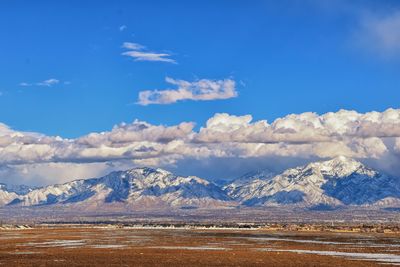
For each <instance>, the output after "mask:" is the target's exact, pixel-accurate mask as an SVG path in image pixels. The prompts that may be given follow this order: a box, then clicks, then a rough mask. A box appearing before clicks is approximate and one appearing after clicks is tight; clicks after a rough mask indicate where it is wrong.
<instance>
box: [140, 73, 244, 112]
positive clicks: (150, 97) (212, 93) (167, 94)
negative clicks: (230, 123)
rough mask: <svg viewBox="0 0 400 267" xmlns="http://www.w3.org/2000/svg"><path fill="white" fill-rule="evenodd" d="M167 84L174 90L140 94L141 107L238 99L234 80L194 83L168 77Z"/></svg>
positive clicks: (149, 91)
mask: <svg viewBox="0 0 400 267" xmlns="http://www.w3.org/2000/svg"><path fill="white" fill-rule="evenodd" d="M165 80H166V82H167V83H169V84H172V85H175V86H176V88H174V89H165V90H146V91H141V92H139V99H138V102H137V103H138V104H139V105H144V106H146V105H150V104H172V103H176V102H178V101H182V100H196V101H200V100H202V101H205V100H217V99H228V98H234V97H237V95H238V93H237V91H236V84H235V81H234V80H231V79H225V80H208V79H201V80H198V81H194V82H188V81H184V80H175V79H172V78H169V77H167V78H166V79H165Z"/></svg>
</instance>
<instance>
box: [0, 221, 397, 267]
mask: <svg viewBox="0 0 400 267" xmlns="http://www.w3.org/2000/svg"><path fill="white" fill-rule="evenodd" d="M381 264H385V265H399V264H400V236H399V234H378V233H346V232H343V233H330V232H295V231H294V232H291V231H271V230H263V229H248V230H244V229H165V228H163V229H157V228H131V227H122V228H119V227H117V226H104V227H92V226H91V227H84V226H70V227H64V226H59V227H38V228H32V229H22V230H21V229H19V230H15V229H13V230H10V229H8V230H0V265H1V266H377V265H381Z"/></svg>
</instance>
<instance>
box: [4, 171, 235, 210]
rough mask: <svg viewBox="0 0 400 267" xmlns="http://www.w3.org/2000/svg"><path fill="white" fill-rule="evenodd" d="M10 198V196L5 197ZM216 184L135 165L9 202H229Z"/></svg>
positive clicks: (101, 204) (182, 204) (123, 204)
mask: <svg viewBox="0 0 400 267" xmlns="http://www.w3.org/2000/svg"><path fill="white" fill-rule="evenodd" d="M8 199H10V197H8ZM228 200H229V199H228V197H227V196H226V194H225V193H224V192H223V191H222V190H221V189H220V188H219V187H217V186H216V185H214V184H212V183H210V182H208V181H206V180H203V179H201V178H198V177H195V176H189V177H182V176H176V175H173V174H172V173H170V172H167V171H165V170H162V169H152V168H136V169H131V170H128V171H118V172H112V173H110V174H108V175H106V176H104V177H101V178H92V179H86V180H76V181H73V182H69V183H65V184H60V185H51V186H47V187H43V188H38V189H35V190H31V191H30V192H27V193H26V194H23V195H17V196H16V197H14V198H13V199H12V200H11V201H9V202H8V205H9V206H10V205H16V206H41V205H60V204H62V205H67V206H76V207H79V208H84V209H95V208H99V207H105V206H109V207H111V208H112V207H114V208H118V207H132V208H162V207H168V206H169V207H171V206H172V207H192V206H193V207H203V206H206V207H213V206H223V205H226V204H227V203H228Z"/></svg>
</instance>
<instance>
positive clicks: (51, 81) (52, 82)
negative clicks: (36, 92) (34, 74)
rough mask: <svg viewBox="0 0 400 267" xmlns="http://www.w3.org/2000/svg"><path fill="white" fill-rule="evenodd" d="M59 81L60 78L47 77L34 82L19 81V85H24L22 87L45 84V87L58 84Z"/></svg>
mask: <svg viewBox="0 0 400 267" xmlns="http://www.w3.org/2000/svg"><path fill="white" fill-rule="evenodd" d="M59 83H60V80H58V79H54V78H51V79H47V80H44V81H41V82H36V83H27V82H21V83H20V84H19V86H24V87H26V86H46V87H52V86H54V85H57V84H59ZM64 84H67V82H64Z"/></svg>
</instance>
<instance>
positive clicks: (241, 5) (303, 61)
mask: <svg viewBox="0 0 400 267" xmlns="http://www.w3.org/2000/svg"><path fill="white" fill-rule="evenodd" d="M318 2H320V1H305V2H304V1H279V3H278V2H277V1H254V2H253V3H252V4H251V5H250V4H249V3H248V2H247V1H199V2H197V3H195V2H194V1H191V2H190V3H188V2H187V1H168V3H167V2H165V1H113V2H112V3H111V2H110V1H86V2H85V3H82V1H64V2H63V1H57V2H56V3H55V2H54V1H38V2H35V3H33V2H32V1H2V3H1V4H0V5H1V8H0V32H1V34H2V36H3V38H2V40H3V41H2V42H1V43H0V58H1V61H0V72H1V73H2V74H3V75H2V78H1V79H0V91H1V92H2V96H1V97H0V121H1V122H3V123H6V124H7V125H10V126H12V127H13V128H15V129H19V130H29V131H37V132H41V133H45V134H49V135H61V136H63V137H77V136H80V135H83V134H86V133H89V132H93V131H104V130H109V129H110V128H111V127H112V126H113V125H114V124H117V123H120V122H122V121H125V122H131V121H133V120H134V119H135V118H139V119H141V120H146V121H149V122H151V123H155V124H160V123H161V124H176V123H178V122H181V121H195V122H197V123H198V124H199V125H203V124H204V122H205V121H206V120H207V119H208V118H209V117H211V116H212V115H213V114H214V113H216V112H228V113H230V114H236V115H243V114H252V115H253V116H254V118H256V119H268V121H271V120H273V119H275V118H277V117H281V116H284V115H286V114H289V113H301V112H305V111H314V112H317V113H324V112H328V111H337V110H338V109H341V108H344V109H355V110H357V111H360V112H365V111H370V110H384V109H386V108H388V107H396V106H397V105H398V103H399V102H400V93H398V90H399V89H398V88H399V83H400V69H399V61H398V60H394V59H387V58H383V57H382V56H381V54H380V53H379V51H370V50H369V49H368V48H366V47H363V46H360V45H359V44H358V43H357V42H355V38H356V37H355V36H356V34H357V32H358V31H360V23H361V22H360V21H362V19H363V18H362V16H363V13H366V12H371V13H372V12H373V13H376V14H377V16H380V15H381V14H385V13H389V14H390V13H391V12H393V10H397V9H399V7H400V3H398V2H396V1H379V3H380V4H379V5H378V4H377V1H373V2H368V1H348V2H352V4H351V5H350V4H348V3H347V4H346V3H345V2H340V1H335V2H336V4H329V5H328V4H326V5H321V4H318ZM120 27H123V28H124V29H123V30H122V31H121V30H120ZM123 42H134V43H139V44H142V45H145V46H146V47H148V48H149V49H151V50H154V51H164V52H165V51H166V52H168V53H170V54H171V55H172V58H174V59H175V60H176V61H177V63H178V64H169V63H165V62H135V61H133V60H132V59H131V58H127V57H124V56H122V55H121V53H122V52H123V51H124V50H123V48H122V47H121V46H122V44H123ZM166 76H168V77H172V78H175V79H183V80H188V81H192V80H195V79H203V78H204V79H225V78H231V79H234V80H235V81H236V83H237V91H238V93H239V97H237V98H233V99H228V100H216V101H183V102H179V103H176V104H173V105H149V106H140V105H135V104H134V103H135V102H136V101H137V95H138V92H139V91H142V90H153V89H163V88H168V84H166V83H165V81H164V79H165V77H166ZM51 78H54V79H58V80H60V81H61V82H60V84H57V85H55V86H52V87H45V88H43V87H40V86H31V87H26V88H25V87H21V86H19V84H20V83H22V82H29V83H35V82H40V81H44V80H47V79H51ZM64 82H67V83H68V84H63V83H64Z"/></svg>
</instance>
